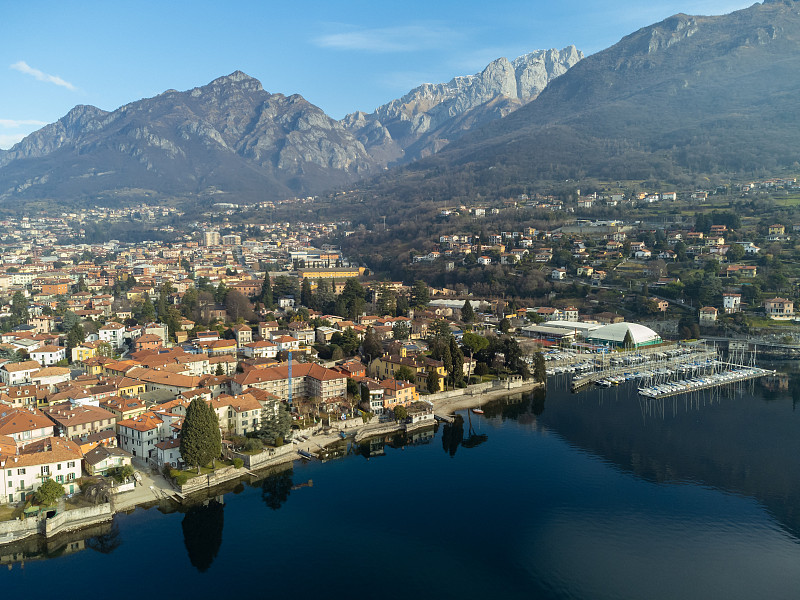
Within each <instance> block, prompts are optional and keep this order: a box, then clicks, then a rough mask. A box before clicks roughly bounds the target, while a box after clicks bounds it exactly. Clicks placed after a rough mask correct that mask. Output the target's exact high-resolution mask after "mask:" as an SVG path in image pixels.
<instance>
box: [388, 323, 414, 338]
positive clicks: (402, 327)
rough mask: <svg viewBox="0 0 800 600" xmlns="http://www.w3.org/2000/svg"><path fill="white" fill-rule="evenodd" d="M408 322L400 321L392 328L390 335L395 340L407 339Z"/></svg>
mask: <svg viewBox="0 0 800 600" xmlns="http://www.w3.org/2000/svg"><path fill="white" fill-rule="evenodd" d="M409 333H410V332H409V327H408V323H406V322H405V321H401V322H400V323H398V324H397V325H395V326H394V327H393V328H392V337H393V338H394V339H396V340H400V341H402V340H407V339H408V336H409Z"/></svg>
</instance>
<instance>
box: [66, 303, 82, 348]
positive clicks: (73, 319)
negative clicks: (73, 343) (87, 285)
mask: <svg viewBox="0 0 800 600" xmlns="http://www.w3.org/2000/svg"><path fill="white" fill-rule="evenodd" d="M77 324H78V315H76V314H75V313H74V312H72V311H71V310H68V311H66V312H65V313H64V316H63V317H61V331H66V332H69V331H70V330H71V329H72V328H73V327H75V325H77ZM81 341H83V340H81Z"/></svg>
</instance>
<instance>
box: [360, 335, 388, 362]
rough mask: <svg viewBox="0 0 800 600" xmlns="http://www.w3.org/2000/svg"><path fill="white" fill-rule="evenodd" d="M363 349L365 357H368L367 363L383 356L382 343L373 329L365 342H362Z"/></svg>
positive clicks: (366, 336)
mask: <svg viewBox="0 0 800 600" xmlns="http://www.w3.org/2000/svg"><path fill="white" fill-rule="evenodd" d="M361 349H362V350H363V354H364V356H365V357H367V362H369V361H371V360H372V359H373V358H378V357H379V356H380V355H381V354H383V346H382V345H381V341H380V339H378V334H377V333H375V331H374V330H373V329H372V328H370V330H369V331H367V334H366V335H365V336H364V340H363V341H362V342H361Z"/></svg>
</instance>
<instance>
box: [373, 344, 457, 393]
mask: <svg viewBox="0 0 800 600" xmlns="http://www.w3.org/2000/svg"><path fill="white" fill-rule="evenodd" d="M401 367H408V368H409V369H411V370H412V371H413V372H414V375H415V379H416V382H415V383H416V385H417V387H421V388H423V389H427V386H428V373H429V372H430V371H431V369H432V370H434V371H435V372H436V374H437V375H438V376H439V391H440V392H443V391H444V385H445V377H446V376H447V372H446V371H445V368H444V363H443V362H442V361H440V360H433V359H432V358H430V357H428V356H421V355H420V356H408V355H407V354H406V351H405V348H401V350H400V354H386V355H384V356H381V357H379V358H376V359H373V361H372V362H371V363H369V374H370V377H374V378H376V379H379V380H380V379H396V377H395V373H397V371H399V370H400V368H401Z"/></svg>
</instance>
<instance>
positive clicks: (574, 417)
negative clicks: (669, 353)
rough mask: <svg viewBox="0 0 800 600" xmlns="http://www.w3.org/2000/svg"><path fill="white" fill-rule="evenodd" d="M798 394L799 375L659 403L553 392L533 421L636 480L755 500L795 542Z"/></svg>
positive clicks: (630, 391) (622, 393) (629, 391)
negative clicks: (691, 485)
mask: <svg viewBox="0 0 800 600" xmlns="http://www.w3.org/2000/svg"><path fill="white" fill-rule="evenodd" d="M796 389H800V377H798V374H797V373H788V374H783V375H779V376H776V377H775V378H774V379H772V380H769V379H768V380H766V381H763V382H761V381H760V382H758V383H756V384H752V383H751V384H749V385H747V386H736V387H734V386H729V387H725V388H716V389H713V390H708V391H707V393H705V394H694V395H681V396H676V397H673V398H667V399H645V398H641V397H639V396H638V394H637V390H636V385H634V384H632V383H628V384H623V385H620V386H617V387H615V388H613V389H611V390H601V389H599V388H592V389H588V390H586V391H584V392H580V393H578V394H574V395H570V394H569V393H568V392H566V391H562V390H558V389H554V388H551V390H550V392H549V395H548V396H549V397H548V409H547V411H545V412H543V413H542V414H540V415H539V416H538V417H536V418H537V419H538V423H539V425H540V426H542V427H544V428H545V429H547V430H549V431H551V432H553V433H556V434H557V435H559V436H560V437H562V438H563V439H564V440H566V441H567V442H568V443H569V444H570V445H572V446H574V447H577V448H580V449H582V450H585V451H587V452H590V453H592V454H594V455H595V456H599V457H601V458H602V459H603V460H604V461H607V462H609V463H611V464H613V465H615V466H616V467H617V468H618V469H620V470H622V471H626V472H631V473H634V474H635V475H636V476H637V477H639V478H641V479H644V480H647V481H652V482H657V483H667V484H669V483H676V482H678V483H679V482H700V483H702V484H703V485H705V486H711V487H715V488H718V489H721V490H724V491H726V492H732V493H735V494H737V495H743V496H749V497H752V498H755V499H756V500H758V501H759V502H760V503H761V504H762V505H763V506H765V507H767V509H768V510H769V511H770V512H771V513H772V514H773V515H774V516H775V517H776V518H777V519H778V520H779V521H780V522H781V523H782V524H783V525H784V526H785V527H786V529H787V530H788V531H790V532H791V533H792V534H793V535H798V534H800V461H797V458H796V457H797V456H798V455H799V454H800V436H798V435H797V431H798V425H800V422H798V420H797V419H800V417H797V416H795V415H796V413H795V412H794V409H793V404H794V396H795V394H794V393H793V391H794V390H796ZM488 408H490V407H486V408H485V410H486V409H488ZM499 410H500V411H501V414H502V415H503V417H504V418H505V417H506V416H507V415H508V414H515V415H518V416H517V418H518V419H519V420H520V421H521V420H522V417H524V416H525V415H526V413H522V414H519V412H518V408H517V407H514V406H501V407H500V408H499ZM486 414H489V411H488V410H487V411H486Z"/></svg>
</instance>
